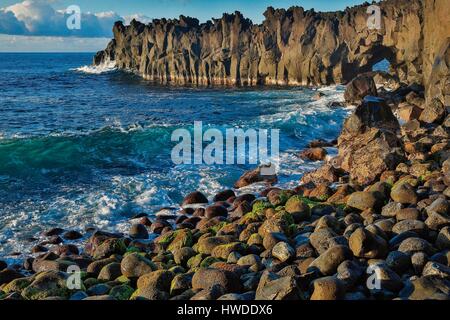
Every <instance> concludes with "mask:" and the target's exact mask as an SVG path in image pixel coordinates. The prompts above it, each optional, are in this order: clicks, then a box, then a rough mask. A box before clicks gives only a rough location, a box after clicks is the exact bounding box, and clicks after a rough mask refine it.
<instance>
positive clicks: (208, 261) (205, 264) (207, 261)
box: [200, 256, 221, 268]
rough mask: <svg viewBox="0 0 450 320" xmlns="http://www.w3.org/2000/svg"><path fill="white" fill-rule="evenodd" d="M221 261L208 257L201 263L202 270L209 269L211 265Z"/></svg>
mask: <svg viewBox="0 0 450 320" xmlns="http://www.w3.org/2000/svg"><path fill="white" fill-rule="evenodd" d="M220 261H221V260H220V259H219V258H216V257H211V256H209V257H206V258H205V259H203V261H202V262H201V263H200V268H208V267H209V266H210V265H212V264H213V263H215V262H220Z"/></svg>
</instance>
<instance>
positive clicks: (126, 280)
mask: <svg viewBox="0 0 450 320" xmlns="http://www.w3.org/2000/svg"><path fill="white" fill-rule="evenodd" d="M116 281H117V282H120V283H122V284H129V283H130V279H128V278H127V277H125V276H124V275H122V276H120V277H118V278H117V279H116Z"/></svg>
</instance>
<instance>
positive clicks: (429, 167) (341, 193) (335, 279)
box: [0, 74, 450, 300]
mask: <svg viewBox="0 0 450 320" xmlns="http://www.w3.org/2000/svg"><path fill="white" fill-rule="evenodd" d="M345 97H346V100H347V102H349V103H358V107H357V108H356V109H355V111H354V112H353V114H352V115H351V116H350V117H349V118H348V119H347V120H346V121H345V123H344V127H343V130H342V133H341V135H340V136H339V138H338V139H337V141H334V142H327V141H312V142H311V143H310V147H311V148H310V149H307V150H304V151H303V152H302V153H301V156H302V157H303V158H307V159H311V160H318V159H323V158H324V157H325V155H326V152H324V149H323V147H326V146H330V145H333V143H337V148H338V150H339V153H338V156H337V157H335V158H333V159H331V160H330V161H329V162H325V163H324V165H323V166H322V167H320V168H319V169H317V170H316V171H314V172H311V173H308V174H306V175H305V176H304V177H303V178H302V181H301V182H300V184H299V186H298V187H297V188H295V189H292V190H282V189H280V188H276V187H271V185H272V184H273V183H275V182H276V177H274V176H272V177H266V176H261V175H260V173H259V169H255V170H253V171H250V172H247V173H246V174H244V175H243V176H242V177H241V178H240V179H239V181H237V182H236V184H235V189H234V190H224V191H222V192H220V193H218V194H216V195H215V196H214V199H213V200H212V202H209V201H208V199H207V198H206V197H205V196H204V195H203V194H201V193H200V192H197V191H194V192H192V193H190V194H189V195H187V196H186V197H185V199H184V201H183V203H182V204H181V206H180V211H179V212H178V213H177V215H176V216H175V217H173V216H172V217H170V216H157V217H156V218H154V219H150V217H148V216H145V215H143V216H141V217H136V219H137V220H135V221H138V222H135V223H134V224H133V225H132V226H131V229H130V231H129V233H128V234H125V235H124V234H114V233H108V232H103V231H101V230H87V232H88V233H90V236H89V239H88V241H87V242H86V243H85V245H84V247H83V248H79V247H77V246H75V245H73V244H67V243H65V241H66V240H73V239H78V238H81V237H83V235H82V234H80V233H78V232H75V231H70V230H69V231H66V230H63V229H58V228H56V229H51V230H48V231H47V232H46V233H45V234H44V235H45V236H46V238H47V240H46V241H45V242H44V243H41V244H40V245H39V246H36V247H35V248H34V249H33V251H34V252H35V253H38V252H42V254H39V255H37V257H36V258H31V257H30V258H28V259H26V260H25V261H24V263H23V265H12V266H9V267H8V266H7V265H6V263H4V262H0V268H1V271H0V299H32V300H34V299H45V300H60V299H71V300H128V299H132V300H135V299H149V300H155V299H156V300H168V299H172V300H189V299H190V300H216V299H219V300H254V299H257V300H287V299H289V300H290V299H301V300H308V299H311V300H337V299H346V300H365V299H384V300H386V299H449V298H450V216H449V213H450V202H449V198H450V148H449V133H450V116H449V114H448V109H447V108H446V107H445V106H444V105H443V104H442V102H440V100H439V99H433V100H432V101H431V102H430V103H426V102H425V91H424V88H423V87H421V86H418V85H411V86H406V85H401V84H398V89H397V90H394V91H389V92H388V91H385V90H383V89H381V90H377V89H376V86H375V82H374V80H373V74H370V75H367V74H366V75H361V76H359V77H357V78H355V79H354V80H353V81H352V82H351V83H349V84H348V86H347V90H346V94H345ZM392 110H395V111H396V113H397V114H398V116H399V117H400V119H401V121H402V122H403V124H402V125H400V124H399V122H398V120H397V118H396V117H395V116H394V113H393V112H392ZM256 182H259V183H261V182H265V183H267V189H266V190H264V191H263V192H261V193H260V194H248V193H242V192H239V189H241V188H242V187H245V186H247V185H249V184H252V183H256ZM150 235H157V237H156V238H154V239H153V240H149V237H150ZM74 266H76V268H75V269H73V267H74ZM70 268H72V269H70ZM74 270H75V271H80V272H79V273H72V272H73V271H74ZM74 275H75V276H78V275H79V276H80V278H79V280H80V282H79V283H78V284H79V286H78V287H72V286H70V283H72V282H71V281H75V282H74V283H75V284H77V282H76V279H77V278H73V277H74ZM74 279H75V280H74Z"/></svg>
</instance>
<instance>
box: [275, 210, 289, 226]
mask: <svg viewBox="0 0 450 320" xmlns="http://www.w3.org/2000/svg"><path fill="white" fill-rule="evenodd" d="M272 218H273V219H278V220H281V221H283V222H284V223H286V224H288V225H290V224H293V223H294V218H293V216H292V214H290V213H288V212H286V211H285V210H280V211H278V212H277V213H276V214H275V215H274V216H273V217H272Z"/></svg>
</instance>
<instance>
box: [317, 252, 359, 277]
mask: <svg viewBox="0 0 450 320" xmlns="http://www.w3.org/2000/svg"><path fill="white" fill-rule="evenodd" d="M352 258H353V254H352V251H351V250H350V249H349V248H348V247H346V246H342V245H337V246H334V247H331V248H329V249H328V250H326V251H325V252H324V253H322V254H321V255H320V256H319V257H318V258H316V259H315V260H314V261H313V262H312V263H311V264H310V265H309V269H315V268H317V269H318V270H319V271H320V273H321V274H322V275H324V276H331V275H333V274H335V273H336V271H337V268H338V267H339V265H340V264H341V263H343V262H344V261H345V260H349V259H352Z"/></svg>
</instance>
